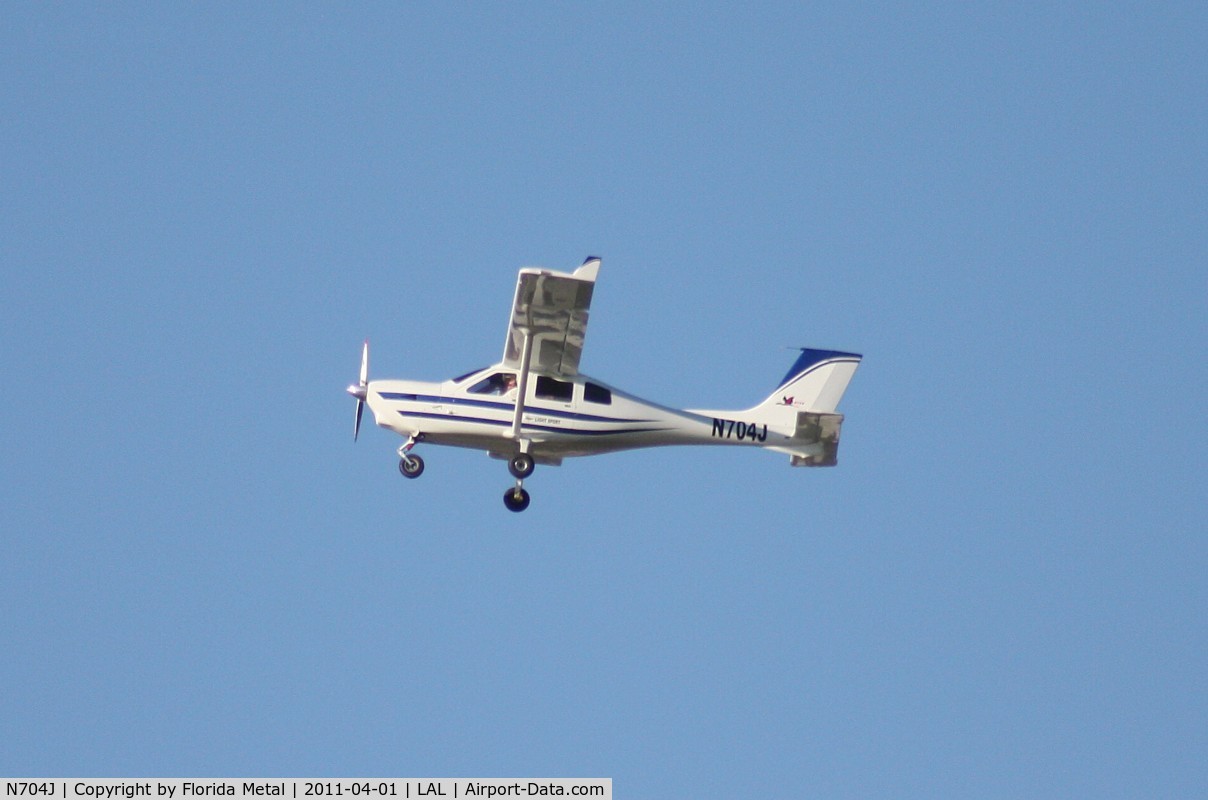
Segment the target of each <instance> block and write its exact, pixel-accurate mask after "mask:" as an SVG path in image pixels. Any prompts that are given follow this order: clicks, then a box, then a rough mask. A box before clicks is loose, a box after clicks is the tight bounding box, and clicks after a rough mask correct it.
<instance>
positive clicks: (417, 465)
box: [398, 455, 424, 478]
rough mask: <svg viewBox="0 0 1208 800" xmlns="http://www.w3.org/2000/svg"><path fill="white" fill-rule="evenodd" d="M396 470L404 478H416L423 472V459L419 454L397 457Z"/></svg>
mask: <svg viewBox="0 0 1208 800" xmlns="http://www.w3.org/2000/svg"><path fill="white" fill-rule="evenodd" d="M398 471H399V472H401V473H403V477H404V478H418V477H419V476H420V475H423V474H424V460H423V459H422V458H420V457H419V456H411V455H408V456H403V457H402V458H400V459H399V462H398Z"/></svg>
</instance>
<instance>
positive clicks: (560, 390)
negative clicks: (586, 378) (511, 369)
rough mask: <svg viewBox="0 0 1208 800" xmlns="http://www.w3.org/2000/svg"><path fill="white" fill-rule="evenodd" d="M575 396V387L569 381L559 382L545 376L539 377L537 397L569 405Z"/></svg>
mask: <svg viewBox="0 0 1208 800" xmlns="http://www.w3.org/2000/svg"><path fill="white" fill-rule="evenodd" d="M574 394H575V385H574V384H573V383H570V382H569V381H559V380H555V379H554V378H547V377H546V376H544V375H539V376H538V377H537V396H538V397H540V398H541V399H543V400H559V401H561V402H563V403H569V402H570V401H571V398H572V397H574Z"/></svg>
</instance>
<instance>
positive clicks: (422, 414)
mask: <svg viewBox="0 0 1208 800" xmlns="http://www.w3.org/2000/svg"><path fill="white" fill-rule="evenodd" d="M398 413H399V416H403V417H418V418H420V419H438V420H446V421H447V420H457V421H458V422H467V423H471V424H475V423H476V424H479V425H492V426H495V427H498V428H510V427H512V423H511V421H509V420H501V419H486V418H485V417H460V416H452V415H449V414H434V413H431V412H427V411H403V410H402V409H400V410H399V412H398ZM609 421H610V422H626V421H637V420H609ZM523 427H524V428H528V429H530V430H538V431H549V432H551V433H565V434H568V435H571V436H615V435H618V434H622V433H649V432H652V431H664V430H669V429H668V428H621V429H616V428H614V429H612V430H606V431H589V430H584V429H583V428H559V427H557V426H556V425H535V424H532V423H528V422H526V423H524V424H523Z"/></svg>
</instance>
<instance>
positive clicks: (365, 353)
mask: <svg viewBox="0 0 1208 800" xmlns="http://www.w3.org/2000/svg"><path fill="white" fill-rule="evenodd" d="M348 393H349V394H350V395H352V396H353V397H355V398H356V399H357V414H356V419H355V421H354V422H353V425H352V440H353V441H354V442H355V441H356V440H357V436H359V435H360V433H361V415H362V414H364V413H365V397H366V396H367V395H368V394H369V340H368V339H366V340H365V345H364V347H362V348H361V379H360V382H358V383H354V384H352V385H351V386H349V387H348Z"/></svg>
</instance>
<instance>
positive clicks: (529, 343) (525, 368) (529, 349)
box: [511, 326, 533, 453]
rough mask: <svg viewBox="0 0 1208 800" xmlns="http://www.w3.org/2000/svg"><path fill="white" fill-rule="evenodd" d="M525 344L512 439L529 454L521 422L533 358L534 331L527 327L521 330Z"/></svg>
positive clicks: (522, 348) (517, 389) (522, 349)
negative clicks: (521, 433) (521, 432)
mask: <svg viewBox="0 0 1208 800" xmlns="http://www.w3.org/2000/svg"><path fill="white" fill-rule="evenodd" d="M520 332H521V334H523V336H524V342H523V344H522V345H521V350H520V377H519V378H517V380H516V411H515V413H514V414H513V415H512V434H511V438H513V439H515V440H516V441H517V442H519V443H520V452H522V453H523V452H527V450H528V447H527V445H528V442H525V441H523V440H522V439H521V438H520V421H521V418H522V417H524V398H525V396H526V393H527V391H528V377H529V362H530V361H531V360H532V357H533V331H532V329H531V328H529V327H527V326H525V327H523V328H521V329H520Z"/></svg>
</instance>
